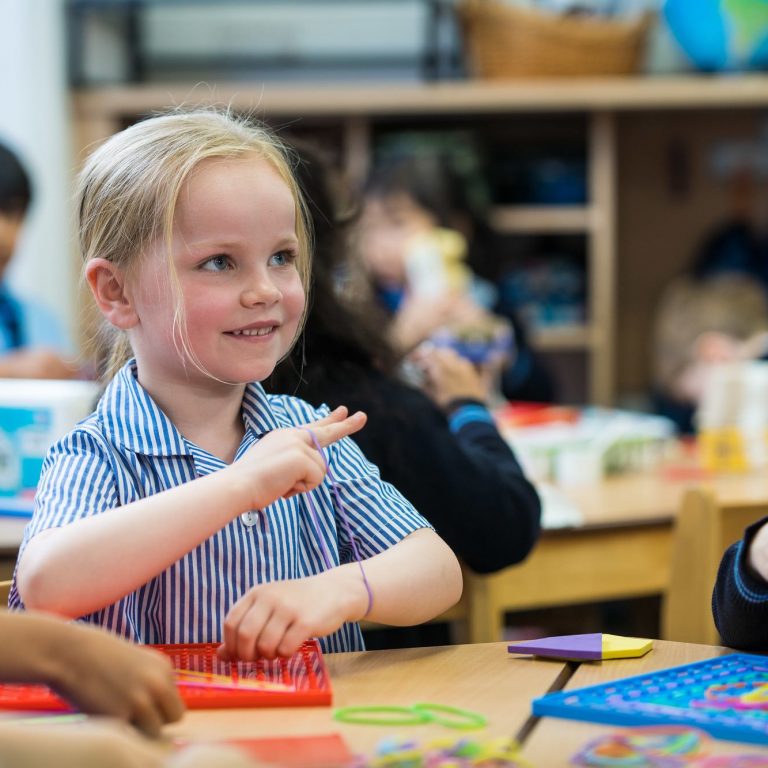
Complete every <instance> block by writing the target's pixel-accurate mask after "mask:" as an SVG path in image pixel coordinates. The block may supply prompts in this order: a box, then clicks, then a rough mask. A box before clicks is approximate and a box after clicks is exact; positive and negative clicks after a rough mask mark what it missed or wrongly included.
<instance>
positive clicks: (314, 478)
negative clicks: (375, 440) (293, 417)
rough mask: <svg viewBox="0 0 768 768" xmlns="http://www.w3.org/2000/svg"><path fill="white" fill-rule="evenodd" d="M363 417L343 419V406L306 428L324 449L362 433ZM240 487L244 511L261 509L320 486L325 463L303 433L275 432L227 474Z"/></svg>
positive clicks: (360, 413) (288, 430)
mask: <svg viewBox="0 0 768 768" xmlns="http://www.w3.org/2000/svg"><path fill="white" fill-rule="evenodd" d="M365 422H366V415H365V414H364V413H362V412H359V411H358V412H357V413H354V414H352V415H351V416H348V415H347V409H346V408H345V407H344V406H340V407H339V408H336V410H334V411H332V412H331V413H329V414H328V415H327V416H326V417H325V418H322V419H319V420H318V421H314V422H312V423H311V424H307V427H308V428H309V429H311V430H312V432H314V434H315V436H316V437H317V439H318V442H319V443H320V445H321V446H322V447H323V448H325V447H326V446H328V445H330V444H331V443H335V442H336V441H337V440H341V438H342V437H347V436H348V435H353V434H354V433H355V432H357V431H358V430H360V429H362V428H363V426H364V425H365ZM226 471H227V472H229V473H230V474H231V475H232V477H233V482H234V483H235V484H238V485H239V486H240V487H241V491H242V496H243V508H244V509H261V508H262V507H266V506H269V505H270V504H271V503H272V502H273V501H275V500H276V499H279V498H289V497H291V496H294V495H295V494H297V493H304V492H305V491H309V490H312V488H315V487H316V486H318V485H320V483H321V482H322V481H323V478H324V477H325V461H324V460H323V457H322V456H321V455H320V453H319V452H318V450H317V449H316V448H315V444H314V443H313V441H312V438H311V436H310V435H309V433H308V432H307V430H306V429H302V428H286V429H276V430H275V431H274V432H270V433H269V434H267V435H265V436H264V437H262V438H261V440H259V442H258V443H256V445H254V446H253V447H252V448H250V449H249V450H248V451H247V452H246V453H245V455H244V456H243V457H242V458H241V459H240V460H239V461H236V462H235V463H234V464H232V465H231V466H230V467H229V468H228V469H227V470H226Z"/></svg>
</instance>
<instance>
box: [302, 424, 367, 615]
mask: <svg viewBox="0 0 768 768" xmlns="http://www.w3.org/2000/svg"><path fill="white" fill-rule="evenodd" d="M304 429H306V431H307V432H308V433H309V436H310V437H311V438H312V442H313V443H314V445H315V448H316V449H317V451H318V453H319V454H320V455H321V456H322V457H323V463H324V464H325V471H326V472H327V474H328V479H329V480H330V481H331V491H332V492H333V498H334V500H335V502H336V510H337V512H338V514H339V517H340V518H341V523H342V525H343V526H344V530H345V531H346V533H347V536H348V537H349V543H350V545H351V547H352V554H353V555H354V556H355V561H356V562H357V565H358V567H359V568H360V573H361V575H362V577H363V584H364V585H365V591H366V592H367V593H368V608H367V609H366V611H365V613H364V614H363V618H365V617H366V616H368V614H370V612H371V609H372V608H373V590H372V589H371V585H370V584H369V583H368V577H367V576H366V575H365V571H364V570H363V562H362V558H361V557H360V553H359V552H358V549H357V544H355V537H354V536H353V535H352V528H351V527H350V525H349V519H348V518H347V513H346V510H345V509H344V504H342V502H341V495H340V493H339V487H338V486H337V485H336V480H335V479H334V477H333V472H331V466H330V464H329V463H328V459H327V458H326V456H325V453H324V452H323V447H322V446H321V445H320V441H319V440H318V439H317V435H315V433H314V432H313V431H312V430H311V429H309V427H304ZM305 496H306V499H307V504H308V506H309V512H310V515H311V516H312V524H313V525H314V527H315V533H316V535H317V538H318V540H319V542H320V551H321V552H322V555H323V560H324V561H325V567H326V568H328V569H329V570H330V569H331V568H333V564H332V563H331V556H330V553H329V552H328V547H327V546H326V544H325V539H324V538H323V536H322V533H321V532H320V521H319V519H318V516H317V510H316V509H315V502H314V501H313V500H312V494H311V493H306V494H305Z"/></svg>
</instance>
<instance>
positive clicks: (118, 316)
mask: <svg viewBox="0 0 768 768" xmlns="http://www.w3.org/2000/svg"><path fill="white" fill-rule="evenodd" d="M85 278H86V280H87V281H88V285H89V286H90V288H91V293H93V298H94V299H95V300H96V304H97V306H98V307H99V309H100V310H101V314H102V315H104V317H105V318H106V319H107V320H108V321H109V322H110V323H111V324H112V325H114V326H115V328H120V329H121V330H123V331H127V330H128V329H129V328H133V327H134V326H135V325H137V323H138V322H139V318H138V316H137V314H136V311H135V310H134V308H133V304H132V303H131V300H130V297H129V295H128V293H127V291H126V279H125V272H123V270H122V269H120V268H119V267H118V266H116V265H115V264H113V263H112V262H111V261H107V260H106V259H91V260H90V261H89V262H88V263H87V264H86V265H85Z"/></svg>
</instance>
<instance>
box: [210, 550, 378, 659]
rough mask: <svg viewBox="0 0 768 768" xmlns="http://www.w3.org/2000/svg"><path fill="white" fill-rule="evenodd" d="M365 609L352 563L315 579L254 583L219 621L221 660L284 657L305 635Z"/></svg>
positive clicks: (329, 628) (331, 627)
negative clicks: (221, 628)
mask: <svg viewBox="0 0 768 768" xmlns="http://www.w3.org/2000/svg"><path fill="white" fill-rule="evenodd" d="M367 606H368V593H367V592H366V590H365V586H364V585H363V582H362V579H361V578H360V571H359V570H358V568H357V565H356V564H351V565H350V566H341V567H339V568H334V569H332V570H330V571H324V572H323V573H321V574H318V575H317V576H309V577H307V578H303V579H291V580H288V581H273V582H269V583H266V584H259V585H258V586H256V587H253V588H252V589H251V590H250V591H248V592H247V593H246V594H245V595H244V596H243V597H242V598H240V600H238V601H237V603H235V605H234V606H233V607H232V610H231V611H230V612H229V613H228V614H227V618H226V619H225V621H224V643H223V645H221V646H220V648H219V656H220V657H221V658H222V659H225V660H234V659H240V660H243V661H252V660H253V659H254V658H255V657H256V656H263V657H265V658H268V659H273V658H275V656H290V655H291V654H293V653H295V652H296V651H297V650H298V649H299V647H300V646H301V644H302V643H303V642H304V641H305V640H307V639H309V638H310V637H315V636H323V635H327V634H330V633H331V632H335V631H336V630H337V629H338V628H339V627H340V626H341V625H342V624H343V623H344V622H345V621H357V620H359V619H360V618H362V616H363V614H364V613H365V611H366V608H367Z"/></svg>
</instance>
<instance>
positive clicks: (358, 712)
mask: <svg viewBox="0 0 768 768" xmlns="http://www.w3.org/2000/svg"><path fill="white" fill-rule="evenodd" d="M379 715H381V717H379ZM388 715H389V716H388ZM333 719H334V720H338V721H339V722H340V723H352V724H354V725H423V724H424V723H428V722H430V721H431V720H432V717H431V715H430V714H429V713H428V712H421V711H419V710H417V709H416V708H415V707H384V706H378V707H341V708H340V709H337V710H336V711H335V712H334V713H333Z"/></svg>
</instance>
